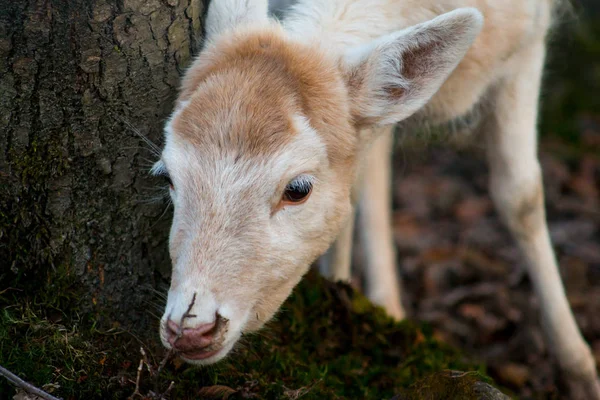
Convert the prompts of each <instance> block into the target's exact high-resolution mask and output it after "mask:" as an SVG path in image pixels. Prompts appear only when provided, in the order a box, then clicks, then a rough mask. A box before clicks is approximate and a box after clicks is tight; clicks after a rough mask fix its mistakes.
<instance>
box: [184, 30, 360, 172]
mask: <svg viewBox="0 0 600 400" xmlns="http://www.w3.org/2000/svg"><path fill="white" fill-rule="evenodd" d="M178 101H179V104H180V105H181V104H184V103H183V102H186V101H187V102H189V103H188V105H187V106H186V107H185V108H184V110H183V111H182V112H181V113H179V114H178V116H177V117H176V118H175V119H174V121H173V128H174V129H173V130H174V133H175V134H176V135H179V136H181V137H182V138H184V139H185V140H187V141H189V142H191V143H193V144H195V145H199V146H203V145H205V144H207V142H211V143H213V144H214V143H217V144H218V145H223V146H225V147H227V148H228V149H230V148H231V144H234V147H235V146H238V147H239V148H238V151H241V152H243V155H249V156H254V155H259V156H264V155H265V154H270V153H272V152H274V151H276V150H277V148H279V147H280V146H283V145H285V143H287V141H288V140H289V139H290V138H289V136H290V134H291V133H292V130H291V117H292V116H293V115H294V114H301V115H304V116H306V117H307V118H308V119H309V121H310V124H311V126H312V127H313V128H314V129H315V130H316V131H317V132H318V133H319V135H320V136H321V137H322V138H323V140H324V142H325V143H326V145H327V148H328V155H329V160H330V162H331V164H332V167H333V168H346V169H347V168H350V167H352V165H353V161H354V156H355V152H356V131H355V128H354V127H353V125H352V121H351V116H350V109H349V108H350V107H349V100H348V92H347V89H346V87H345V84H344V81H343V79H342V76H341V73H340V71H339V69H338V68H337V64H336V62H335V60H330V59H329V58H328V57H327V56H326V55H325V54H323V53H322V51H321V50H318V49H316V48H311V47H307V46H305V45H302V44H299V43H295V42H291V41H290V40H288V39H287V38H286V37H285V34H284V32H283V30H282V29H281V28H279V27H277V26H273V27H271V28H269V29H266V30H265V29H263V30H262V31H248V30H244V31H241V32H237V33H235V34H233V35H229V36H226V37H224V38H222V39H220V40H218V41H217V42H215V43H213V44H211V45H210V46H209V47H208V48H207V49H206V50H205V51H204V52H203V53H202V54H201V55H200V57H199V59H198V60H197V61H196V62H195V63H194V65H193V66H192V67H191V68H190V70H189V71H188V73H187V74H186V76H185V78H184V80H183V83H182V91H181V94H180V97H179V99H178ZM223 141H226V142H227V143H225V142H223ZM248 153H250V154H248Z"/></svg>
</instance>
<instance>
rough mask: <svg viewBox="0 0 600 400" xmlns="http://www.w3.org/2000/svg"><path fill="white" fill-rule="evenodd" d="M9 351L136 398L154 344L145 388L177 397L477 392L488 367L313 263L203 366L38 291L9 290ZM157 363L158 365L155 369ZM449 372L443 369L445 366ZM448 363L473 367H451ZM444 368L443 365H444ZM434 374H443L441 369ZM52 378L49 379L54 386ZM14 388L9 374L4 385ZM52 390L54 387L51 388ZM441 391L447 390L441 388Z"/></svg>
mask: <svg viewBox="0 0 600 400" xmlns="http://www.w3.org/2000/svg"><path fill="white" fill-rule="evenodd" d="M3 296H4V297H3V298H2V302H3V303H4V304H2V305H3V306H4V307H3V308H4V311H3V312H2V314H1V316H0V360H1V363H2V364H3V365H4V366H5V367H7V368H8V369H10V370H12V371H14V372H16V373H18V374H19V375H20V376H21V377H23V378H25V379H27V380H29V381H30V382H32V383H34V384H36V385H38V386H44V385H45V384H54V385H58V386H59V389H57V390H56V391H55V394H56V395H59V396H63V397H64V398H67V399H69V398H73V399H83V398H85V399H93V398H98V399H100V398H127V397H128V396H130V395H131V394H132V393H133V392H134V390H135V381H136V375H137V367H138V365H139V363H140V359H141V358H142V356H141V355H140V350H139V349H140V347H144V349H145V352H146V353H147V364H148V366H147V367H144V368H143V371H142V374H141V377H140V382H141V386H140V392H141V393H143V394H148V393H150V391H154V392H155V393H163V392H165V391H166V390H167V388H168V387H169V383H170V382H171V381H174V382H175V384H174V386H173V388H172V390H171V392H170V393H171V395H172V397H173V398H177V399H181V398H199V397H201V398H202V397H211V398H224V397H226V396H229V397H228V398H236V397H242V396H244V395H248V394H255V395H257V398H273V399H276V398H298V397H300V396H301V397H302V398H304V399H312V398H315V399H321V398H327V399H345V398H351V399H355V398H356V399H358V398H360V399H363V398H364V399H391V398H392V397H393V396H395V395H398V394H402V397H401V398H402V399H420V398H430V397H427V396H428V395H431V393H435V394H436V397H434V398H444V399H452V398H456V399H459V398H460V399H469V398H477V397H476V394H475V391H474V390H475V387H476V385H474V384H475V382H478V381H480V380H484V381H485V380H487V379H488V378H486V377H485V375H484V372H485V371H484V368H483V367H482V366H480V365H477V364H473V363H472V362H469V360H466V359H465V358H464V357H463V356H462V355H461V354H460V353H459V352H457V351H456V350H454V349H452V348H450V347H448V346H445V345H443V344H441V343H439V342H437V341H436V340H434V339H433V338H432V336H431V332H430V331H429V330H428V329H427V328H426V327H421V326H418V325H416V324H414V323H411V322H403V323H400V324H398V323H394V322H393V321H392V320H390V319H389V318H388V317H387V316H386V315H385V313H384V312H383V310H382V309H380V308H377V307H374V306H373V305H371V304H370V303H369V301H368V300H367V299H366V298H365V297H363V296H362V295H360V294H358V293H356V292H355V291H353V290H352V289H351V288H349V287H348V286H345V285H342V284H333V283H330V282H328V281H326V280H324V279H323V278H320V277H319V276H318V275H317V274H316V273H310V274H309V275H308V276H307V278H306V279H305V280H304V281H303V283H302V284H301V285H300V286H299V287H298V288H297V289H296V290H295V292H294V294H293V295H292V297H291V298H290V299H289V300H288V301H287V302H286V303H285V306H284V307H283V310H282V312H281V313H280V314H279V317H278V319H277V320H276V321H273V322H272V323H271V324H270V325H269V327H268V328H267V329H265V330H263V331H261V332H259V333H257V334H254V335H252V336H250V337H246V338H244V340H243V343H242V344H241V345H240V346H239V348H238V349H237V350H236V351H235V353H234V355H233V356H232V357H231V358H230V359H229V360H227V361H225V362H223V363H220V364H218V365H216V366H212V367H208V368H195V367H190V366H187V365H185V364H182V363H181V362H179V361H178V360H171V361H170V362H169V363H167V365H166V367H165V368H164V369H163V370H162V371H161V372H160V374H158V373H157V370H158V366H159V364H160V362H161V360H162V359H164V351H163V350H162V349H161V347H160V344H159V343H158V335H157V332H148V335H147V337H136V336H134V335H133V334H132V333H128V332H125V331H118V330H116V329H113V330H109V331H101V330H99V329H97V328H96V327H95V325H94V323H93V321H89V320H85V319H80V318H79V317H78V316H77V315H65V314H63V313H62V312H61V311H59V310H56V309H48V308H47V307H45V306H44V305H43V304H40V303H37V302H36V301H35V300H32V301H30V302H26V303H23V302H21V303H19V304H13V305H10V304H8V303H10V302H8V299H7V297H8V296H7V293H4V294H3ZM148 369H150V371H151V372H149V371H148ZM445 370H446V372H443V371H445ZM447 370H460V371H472V372H469V373H466V374H458V375H452V374H451V373H450V372H449V371H447ZM436 373H437V374H436ZM432 374H435V375H433V376H432ZM51 387H52V386H50V387H48V386H47V389H48V388H51ZM10 390H12V389H11V388H10V386H9V384H8V383H7V382H6V381H1V382H0V391H2V392H3V393H5V392H8V393H10ZM48 390H49V389H48ZM439 396H441V397H439Z"/></svg>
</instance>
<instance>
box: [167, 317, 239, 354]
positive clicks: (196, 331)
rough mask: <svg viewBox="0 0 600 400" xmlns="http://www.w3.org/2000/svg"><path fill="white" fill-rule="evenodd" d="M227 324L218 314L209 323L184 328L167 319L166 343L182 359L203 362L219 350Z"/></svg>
mask: <svg viewBox="0 0 600 400" xmlns="http://www.w3.org/2000/svg"><path fill="white" fill-rule="evenodd" d="M227 324H228V320H227V319H226V318H223V317H221V316H220V315H219V314H215V319H214V320H213V321H211V322H208V323H201V324H198V325H195V326H191V327H185V328H182V327H181V326H180V325H178V324H177V323H176V322H174V321H173V320H171V319H169V320H168V321H167V326H166V331H167V341H168V342H169V344H170V345H171V346H172V347H173V349H174V350H175V351H176V352H178V353H179V354H181V356H182V357H183V358H187V359H190V360H203V359H206V358H210V357H212V356H214V355H215V354H217V353H218V352H219V350H221V347H222V343H223V340H224V336H225V333H226V332H227ZM186 325H188V324H186Z"/></svg>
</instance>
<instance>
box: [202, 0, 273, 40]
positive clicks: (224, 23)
mask: <svg viewBox="0 0 600 400" xmlns="http://www.w3.org/2000/svg"><path fill="white" fill-rule="evenodd" d="M268 3H269V2H268V1H267V0H252V1H250V0H244V1H240V0H213V1H211V3H210V6H209V7H208V13H207V16H206V36H207V38H208V39H209V40H213V39H214V38H216V37H217V36H218V35H220V34H223V33H225V32H228V31H231V30H232V29H235V28H237V27H239V26H240V25H254V26H257V25H262V24H266V23H267V22H268V17H267V11H268V7H269V4H268Z"/></svg>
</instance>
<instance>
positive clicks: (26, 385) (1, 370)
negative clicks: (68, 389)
mask: <svg viewBox="0 0 600 400" xmlns="http://www.w3.org/2000/svg"><path fill="white" fill-rule="evenodd" d="M0 375H2V376H4V377H5V378H6V379H8V380H9V381H10V382H12V383H13V384H14V385H16V386H18V387H20V388H21V389H23V390H25V391H26V392H29V393H31V394H34V395H36V396H38V397H41V398H42V399H46V400H61V399H60V398H58V397H54V396H52V395H51V394H49V393H46V392H44V391H43V390H41V389H38V388H37V387H35V386H33V385H32V384H31V383H27V382H25V381H24V380H23V379H21V378H19V377H18V376H17V375H15V374H13V373H12V372H10V371H9V370H7V369H6V368H4V367H2V366H1V365H0Z"/></svg>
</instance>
